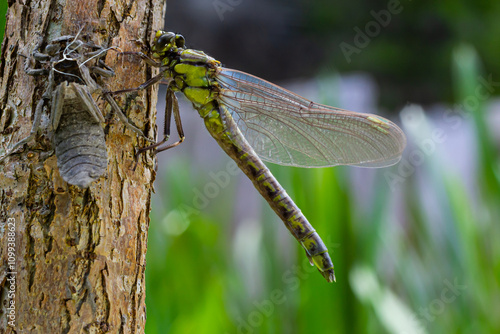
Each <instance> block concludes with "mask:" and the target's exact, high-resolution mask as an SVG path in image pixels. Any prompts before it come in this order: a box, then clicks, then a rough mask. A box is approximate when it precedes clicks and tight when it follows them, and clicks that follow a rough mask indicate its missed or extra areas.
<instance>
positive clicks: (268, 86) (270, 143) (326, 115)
mask: <svg viewBox="0 0 500 334" xmlns="http://www.w3.org/2000/svg"><path fill="white" fill-rule="evenodd" d="M216 78H217V81H218V83H219V85H220V87H221V92H220V99H219V102H220V103H221V105H222V107H225V108H227V110H228V111H229V112H230V113H231V115H232V117H233V118H234V120H235V122H236V124H237V125H238V127H239V129H240V130H241V132H242V134H243V135H244V136H245V138H246V139H247V140H248V142H249V144H250V145H251V146H252V147H253V149H254V150H255V152H256V153H257V154H258V155H259V157H260V158H261V159H262V160H264V161H268V162H271V163H276V164H279V165H287V166H296V167H329V166H336V165H355V166H362V167H384V166H390V165H393V164H395V163H396V162H398V161H399V160H400V158H401V153H402V151H403V149H404V147H405V145H406V137H405V135H404V134H403V132H402V131H401V129H399V127H397V126H396V125H395V124H394V123H392V122H391V121H389V120H387V119H385V118H382V117H380V116H376V115H370V114H362V113H356V112H352V111H347V110H342V109H338V108H333V107H329V106H325V105H321V104H318V103H313V102H311V101H309V100H307V99H305V98H303V97H301V96H299V95H296V94H294V93H292V92H290V91H287V90H286V89H283V88H281V87H279V86H276V85H274V84H272V83H270V82H268V81H265V80H262V79H260V78H257V77H255V76H253V75H250V74H247V73H243V72H240V71H236V70H230V69H225V68H222V69H220V70H219V71H218V74H217V76H216Z"/></svg>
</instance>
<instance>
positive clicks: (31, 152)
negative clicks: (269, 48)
mask: <svg viewBox="0 0 500 334" xmlns="http://www.w3.org/2000/svg"><path fill="white" fill-rule="evenodd" d="M162 20H163V3H162V1H160V0H153V1H145V0H138V1H131V2H130V3H128V2H123V1H116V0H109V1H98V0H89V1H66V0H59V1H49V0H41V1H28V2H22V1H17V2H14V1H13V0H9V9H8V13H7V25H6V30H5V35H4V41H3V44H2V51H1V52H2V63H1V65H0V78H1V79H0V80H1V84H0V108H1V110H0V133H1V137H0V138H1V143H2V147H1V148H0V156H2V155H3V154H4V153H3V152H4V150H3V149H7V150H8V148H10V147H12V146H13V145H14V144H15V143H16V142H17V141H19V140H20V139H22V138H24V137H26V136H27V135H28V134H29V132H30V129H31V125H32V123H33V115H34V111H35V107H36V105H37V103H38V101H39V100H40V98H41V96H42V94H43V92H44V91H45V89H46V87H47V79H46V77H33V76H29V75H27V74H26V73H25V70H24V63H25V58H24V57H23V56H29V55H30V54H31V53H32V52H33V51H34V49H35V47H36V44H37V43H38V41H39V40H40V39H41V38H43V40H44V41H45V42H50V41H51V40H53V39H54V38H56V37H59V36H63V35H76V34H77V33H78V31H79V30H80V29H81V30H82V34H83V33H85V34H87V35H89V36H91V38H92V40H93V42H94V43H95V44H98V45H102V46H104V47H110V46H118V47H120V49H121V51H138V50H140V47H141V44H143V43H144V44H149V42H150V41H151V39H152V37H153V36H154V32H155V31H156V30H157V29H159V28H161V27H162V25H163V22H162ZM128 58H130V57H128ZM105 62H106V64H107V65H109V66H110V67H111V68H113V69H114V71H115V73H116V75H115V76H114V77H112V78H109V79H108V80H106V81H105V82H104V83H103V84H104V85H105V86H107V88H108V89H110V90H118V89H123V88H130V87H137V86H138V85H139V84H141V83H142V82H144V81H146V80H147V79H148V78H150V77H151V76H152V75H154V73H152V72H151V70H150V69H148V68H147V67H146V66H144V65H143V64H142V63H141V62H140V61H139V60H138V59H127V58H124V59H121V57H118V56H117V53H116V52H113V51H109V52H108V54H107V56H106V58H105ZM98 98H99V95H94V99H95V100H96V101H97V100H98ZM117 100H118V102H119V105H120V106H121V107H122V110H123V111H124V112H125V114H126V115H127V116H128V118H129V119H130V120H131V122H132V123H134V124H135V125H136V126H137V127H139V128H140V129H142V130H143V131H144V132H145V134H146V135H148V137H150V138H151V137H153V135H154V133H155V126H154V124H155V118H156V109H155V106H156V91H153V93H151V91H149V92H140V93H139V94H138V96H137V97H136V98H131V97H130V96H129V97H128V98H125V96H118V97H117ZM99 101H100V103H99V108H100V110H101V111H102V113H103V114H104V115H107V114H109V113H110V106H109V105H108V104H106V103H102V99H99ZM49 103H50V102H49ZM49 113H50V108H47V107H45V109H44V112H43V117H42V126H41V128H40V130H39V132H38V134H37V136H36V137H35V139H34V140H32V141H31V142H29V143H27V144H25V145H24V150H21V149H19V150H18V151H17V152H16V153H15V154H13V155H11V156H10V157H8V158H7V159H6V160H4V161H3V162H2V163H0V203H1V208H0V245H1V249H0V257H1V270H0V288H1V291H0V298H1V301H2V305H1V310H0V332H2V333H4V332H7V333H9V332H16V333H25V332H30V333H31V332H34V333H83V332H89V333H106V332H113V333H142V332H144V325H145V320H146V314H145V312H146V308H145V304H144V302H145V290H144V289H145V281H144V271H145V254H146V246H147V244H146V241H147V231H148V226H149V211H150V198H151V191H152V189H153V180H154V177H155V173H154V170H153V163H152V158H151V156H150V155H146V156H144V157H141V160H139V165H138V166H137V169H136V170H135V171H133V165H134V149H135V148H137V147H142V146H145V145H146V144H147V143H146V142H145V141H144V140H143V139H141V138H138V136H137V135H136V134H135V133H133V132H131V131H130V130H129V129H127V128H125V127H124V125H123V123H122V122H120V121H119V120H118V118H117V117H116V116H114V117H113V118H111V121H108V123H107V124H106V126H105V133H106V146H107V154H108V167H107V172H106V173H105V175H104V176H103V177H101V178H99V179H98V180H97V181H95V182H93V183H92V184H91V185H90V187H89V188H88V189H81V188H78V187H76V186H73V185H68V184H67V183H66V182H65V181H63V180H62V178H61V176H60V175H59V171H58V168H57V163H56V157H55V156H54V153H53V152H54V150H53V146H52V139H51V138H52V133H51V130H50V127H49V126H48V124H49V121H48V120H49V117H50V115H49ZM2 148H3V149H2Z"/></svg>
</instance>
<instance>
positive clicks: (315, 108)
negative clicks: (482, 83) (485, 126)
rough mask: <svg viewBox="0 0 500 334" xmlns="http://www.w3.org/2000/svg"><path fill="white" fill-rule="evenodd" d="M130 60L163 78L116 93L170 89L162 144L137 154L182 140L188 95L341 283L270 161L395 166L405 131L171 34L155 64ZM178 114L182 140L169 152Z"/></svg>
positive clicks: (161, 41)
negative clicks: (224, 60)
mask: <svg viewBox="0 0 500 334" xmlns="http://www.w3.org/2000/svg"><path fill="white" fill-rule="evenodd" d="M124 53H126V54H133V55H137V56H139V57H141V58H142V60H143V61H145V62H146V63H147V64H148V65H150V66H154V67H157V68H159V74H158V75H156V76H154V77H152V78H151V79H149V80H148V81H146V82H145V83H143V84H142V85H140V86H139V87H137V88H132V89H124V90H121V91H116V92H114V93H125V92H133V91H138V90H143V89H146V88H148V87H150V86H151V85H154V84H156V83H160V84H166V85H168V88H167V94H166V107H165V120H166V122H165V127H164V133H163V135H164V137H163V140H161V141H159V142H157V143H156V144H153V145H150V146H147V147H144V148H142V149H140V150H138V151H137V153H138V154H140V153H143V152H146V151H148V150H153V152H154V153H155V154H156V153H159V152H161V151H164V150H167V149H170V148H172V147H175V146H177V145H179V144H180V143H182V142H183V141H184V138H185V136H184V131H183V129H182V123H181V117H180V114H179V105H178V102H177V98H176V96H175V92H180V93H182V94H184V96H185V97H186V98H187V99H188V100H189V101H190V102H191V103H192V105H193V107H194V109H196V110H197V111H198V113H199V115H200V117H201V118H202V119H203V121H204V123H205V126H206V128H207V130H208V132H209V133H210V135H211V136H212V137H213V138H214V139H215V140H216V141H217V143H218V144H219V146H220V147H221V148H222V149H223V150H224V151H225V152H226V154H227V155H228V156H229V157H231V158H232V159H233V160H234V161H235V162H236V164H237V165H238V167H239V168H240V169H241V170H242V171H243V173H245V174H246V176H247V177H248V178H249V179H250V180H251V181H252V182H253V184H254V186H255V188H256V189H257V190H258V191H259V193H260V194H261V195H262V197H263V198H264V199H265V200H266V201H267V202H268V203H269V205H270V207H271V208H272V209H273V210H274V212H275V213H276V214H277V215H278V216H279V218H280V219H281V220H282V221H283V223H284V224H285V226H286V228H287V229H288V230H289V231H290V233H291V234H292V235H293V236H294V237H295V238H296V239H297V241H298V242H299V244H300V245H301V246H302V247H303V248H304V250H305V252H306V256H307V258H308V259H309V262H310V264H311V265H314V266H316V268H317V269H318V270H319V272H320V273H321V274H322V275H323V277H324V278H325V279H326V280H327V281H328V282H333V281H335V272H334V266H333V263H332V260H331V258H330V255H329V254H328V249H327V247H326V246H325V243H324V242H323V241H322V239H321V237H320V236H319V234H318V233H317V232H316V231H315V229H314V228H313V226H312V225H311V224H310V223H309V221H308V220H307V219H306V217H305V216H304V214H303V213H302V212H301V210H300V209H299V208H298V206H297V205H296V204H295V203H294V202H293V200H292V199H291V198H290V196H289V195H288V194H287V193H286V191H285V189H284V188H283V187H282V186H281V185H280V184H279V183H278V181H277V180H276V178H275V177H274V176H273V175H272V174H271V172H270V171H269V169H268V168H267V167H266V165H265V164H264V162H269V163H274V164H278V165H285V166H294V167H332V166H337V165H351V166H361V167H385V166H391V165H393V164H395V163H397V162H398V161H399V160H400V159H401V154H402V152H403V150H404V148H405V146H406V137H405V135H404V133H403V131H402V130H401V129H400V128H399V127H398V126H397V125H396V124H394V123H393V122H391V121H389V120H387V119H385V118H383V117H380V116H377V115H373V114H363V113H358V112H352V111H347V110H343V109H339V108H335V107H330V106H326V105H322V104H319V103H315V102H312V101H309V100H307V99H305V98H303V97H301V96H299V95H297V94H294V93H292V92H290V91H288V90H286V89H284V88H282V87H279V86H277V85H275V84H272V83H270V82H268V81H266V80H263V79H261V78H258V77H256V76H253V75H251V74H247V73H244V72H241V71H237V70H232V69H228V68H225V67H223V66H222V65H221V63H220V62H219V61H217V60H215V59H214V58H212V57H210V56H208V55H207V54H205V53H204V52H202V51H198V50H194V49H189V48H187V47H186V45H185V39H184V37H183V36H182V35H180V34H176V33H173V32H166V31H162V30H159V31H157V32H156V35H155V37H154V40H153V43H152V46H151V57H150V56H148V55H146V54H144V53H142V52H124ZM172 115H173V116H174V120H175V124H176V128H177V132H178V134H179V140H178V141H177V142H175V143H173V144H168V145H167V144H166V143H167V141H168V138H169V136H170V123H171V119H172Z"/></svg>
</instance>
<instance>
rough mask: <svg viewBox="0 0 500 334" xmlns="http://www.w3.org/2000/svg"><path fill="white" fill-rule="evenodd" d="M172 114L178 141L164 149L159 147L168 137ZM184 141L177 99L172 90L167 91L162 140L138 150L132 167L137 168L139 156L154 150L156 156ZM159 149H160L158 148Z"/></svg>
mask: <svg viewBox="0 0 500 334" xmlns="http://www.w3.org/2000/svg"><path fill="white" fill-rule="evenodd" d="M172 113H173V114H174V120H175V125H176V128H177V133H178V134H179V140H178V141H176V142H175V143H173V144H170V145H167V146H165V147H160V146H161V145H163V144H164V143H166V142H167V141H168V139H169V137H170V124H171V120H172ZM184 139H185V136H184V129H183V128H182V122H181V116H180V112H179V101H178V100H177V97H176V96H175V93H174V91H173V90H171V89H168V90H167V96H166V104H165V123H164V126H163V139H162V140H161V141H160V142H158V143H156V144H153V145H150V146H147V147H143V148H141V149H139V150H137V153H136V163H135V166H134V169H135V167H137V163H138V162H139V156H140V155H141V154H142V153H144V152H146V151H149V150H152V149H155V150H154V152H153V153H154V154H158V153H159V152H163V151H165V150H168V149H170V148H173V147H176V146H178V145H179V144H180V143H182V142H183V141H184ZM158 147H160V148H158Z"/></svg>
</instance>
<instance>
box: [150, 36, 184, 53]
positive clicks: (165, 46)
mask: <svg viewBox="0 0 500 334" xmlns="http://www.w3.org/2000/svg"><path fill="white" fill-rule="evenodd" d="M184 45H185V39H184V37H183V36H182V35H179V34H175V33H173V32H166V31H162V30H158V31H157V32H156V36H155V38H154V40H153V47H152V48H151V49H152V50H153V53H154V54H153V55H154V56H155V57H156V55H158V57H160V56H161V55H164V54H165V53H166V52H177V50H179V49H184Z"/></svg>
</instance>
